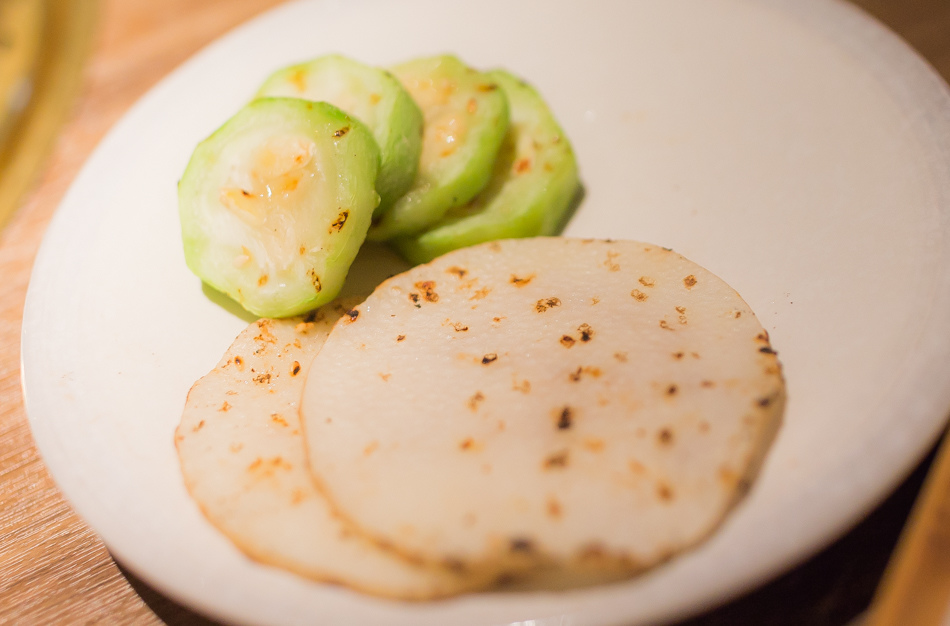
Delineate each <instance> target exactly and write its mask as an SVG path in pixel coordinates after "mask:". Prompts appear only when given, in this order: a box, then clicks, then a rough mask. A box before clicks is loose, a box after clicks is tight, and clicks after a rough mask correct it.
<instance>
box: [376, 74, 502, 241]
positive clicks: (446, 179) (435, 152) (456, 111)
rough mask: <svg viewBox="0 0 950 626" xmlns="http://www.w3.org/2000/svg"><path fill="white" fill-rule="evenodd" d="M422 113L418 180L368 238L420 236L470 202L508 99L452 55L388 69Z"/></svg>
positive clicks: (495, 146)
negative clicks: (455, 208) (422, 122)
mask: <svg viewBox="0 0 950 626" xmlns="http://www.w3.org/2000/svg"><path fill="white" fill-rule="evenodd" d="M392 72H393V74H394V75H395V76H396V78H398V79H399V80H400V81H401V82H402V84H403V86H404V87H405V88H406V89H407V90H408V91H409V93H410V94H411V95H412V97H413V99H415V101H416V103H417V104H418V105H419V107H420V108H421V109H422V113H423V115H424V117H425V126H424V129H423V136H422V156H421V157H420V161H419V171H418V173H417V174H416V179H415V181H414V182H413V184H412V187H410V188H409V191H408V192H406V195H404V196H403V197H401V198H399V199H398V200H397V201H396V203H395V204H393V206H392V207H390V208H389V210H388V211H386V212H385V213H383V214H382V216H381V217H380V218H379V219H378V220H377V222H376V223H375V224H374V226H373V228H372V229H371V230H370V234H369V237H370V238H371V239H374V240H383V239H390V238H392V237H395V236H396V235H409V234H413V233H416V232H419V231H421V230H423V229H425V228H426V227H428V226H429V225H431V224H433V223H435V222H437V221H438V220H440V219H441V218H442V216H443V215H445V212H446V211H448V210H449V209H451V208H453V207H457V206H461V205H463V204H465V203H466V202H468V201H469V200H471V199H472V198H473V197H474V196H475V195H476V194H477V193H478V192H479V191H481V190H482V189H483V188H484V187H485V185H487V184H488V181H489V179H490V178H491V173H492V167H493V165H494V163H495V157H496V156H497V155H498V150H499V148H500V147H501V143H502V139H503V138H504V136H505V132H506V131H507V129H508V101H507V99H506V98H505V94H504V93H503V92H502V91H501V89H499V88H498V85H496V84H495V83H494V81H492V80H491V78H489V77H488V76H486V75H485V74H482V73H481V72H477V71H475V70H473V69H472V68H470V67H468V66H466V65H465V64H464V63H462V62H461V61H460V60H458V59H457V58H456V57H454V56H438V57H432V58H425V59H417V60H415V61H410V62H408V63H405V64H403V65H399V66H396V67H394V68H393V69H392Z"/></svg>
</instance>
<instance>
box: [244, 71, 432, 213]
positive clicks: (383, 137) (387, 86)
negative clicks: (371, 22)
mask: <svg viewBox="0 0 950 626" xmlns="http://www.w3.org/2000/svg"><path fill="white" fill-rule="evenodd" d="M274 96H278V97H286V98H303V99H306V100H313V101H322V102H329V103H330V104H333V105H334V106H337V107H339V108H340V109H342V110H344V111H346V113H347V114H348V115H350V116H352V117H355V118H356V119H358V120H360V121H361V122H363V123H364V124H365V125H366V126H367V127H368V128H369V129H370V131H372V133H373V137H374V138H375V139H376V143H377V144H378V145H379V155H380V166H379V175H378V176H377V178H376V191H377V192H378V193H379V197H380V203H379V207H377V209H376V212H377V214H379V213H382V212H384V211H385V210H386V209H387V208H388V207H389V206H390V205H392V203H393V202H395V201H396V199H397V198H399V197H400V196H402V195H403V194H404V193H405V192H406V191H407V190H408V189H409V187H410V186H411V185H412V182H413V180H415V177H416V170H417V169H418V167H419V154H420V151H421V150H422V111H420V110H419V107H418V106H416V103H415V101H413V99H412V97H411V96H410V95H409V94H408V93H407V92H406V90H405V89H403V87H402V85H401V84H400V83H399V81H398V80H396V78H395V77H393V75H392V74H390V73H389V72H387V71H385V70H382V69H379V68H375V67H370V66H368V65H364V64H362V63H360V62H358V61H354V60H352V59H349V58H347V57H343V56H340V55H335V54H332V55H327V56H322V57H319V58H317V59H313V60H312V61H308V62H306V63H300V64H297V65H291V66H289V67H286V68H284V69H281V70H278V71H276V72H274V73H273V74H271V75H270V77H269V78H267V80H265V81H264V84H263V85H262V86H261V88H260V89H259V90H258V92H257V97H259V98H262V97H274Z"/></svg>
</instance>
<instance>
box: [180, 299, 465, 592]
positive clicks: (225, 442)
mask: <svg viewBox="0 0 950 626" xmlns="http://www.w3.org/2000/svg"><path fill="white" fill-rule="evenodd" d="M353 302H354V303H355V302H356V300H354V301H353ZM346 311H347V308H346V307H345V306H342V305H339V304H337V305H328V306H326V307H324V308H322V309H320V310H319V311H317V312H315V313H314V314H311V315H310V316H308V317H297V318H289V319H283V320H269V319H262V320H259V321H257V322H255V323H253V324H251V325H250V326H249V327H248V328H247V329H246V330H245V331H244V332H242V333H241V335H239V336H238V338H237V339H236V340H235V342H234V344H233V345H232V346H231V347H230V349H229V350H228V351H227V353H226V354H225V355H224V357H223V358H222V359H221V362H220V363H219V364H218V365H217V367H215V369H214V370H212V371H211V372H210V373H209V374H208V375H207V376H205V377H204V378H202V379H201V380H199V381H198V382H197V383H195V385H194V387H192V389H191V392H190V393H189V394H188V400H187V403H186V407H185V410H184V413H183V415H182V419H181V424H180V425H179V427H178V430H177V431H176V435H175V444H176V446H177V448H178V455H179V459H180V461H181V468H182V472H183V474H184V477H185V484H186V486H187V488H188V491H189V492H190V493H191V496H192V497H193V498H194V500H195V501H196V503H197V504H198V506H199V507H200V508H201V511H202V512H203V513H204V515H205V516H206V517H207V518H208V520H209V521H210V522H211V523H212V524H214V525H215V526H216V527H217V528H218V529H219V530H221V532H223V533H224V534H225V535H226V536H227V537H228V538H229V539H230V540H231V541H232V542H233V543H234V544H235V545H236V546H237V547H238V548H240V549H241V550H242V551H243V552H244V553H245V554H246V555H247V556H249V557H251V558H252V559H254V560H256V561H260V562H261V563H265V564H268V565H273V566H277V567H281V568H284V569H287V570H290V571H292V572H295V573H297V574H300V575H302V576H306V577H308V578H311V579H314V580H317V581H324V582H332V583H337V584H343V585H346V586H349V587H353V588H355V589H358V590H361V591H367V592H370V593H374V594H378V595H382V596H388V597H394V598H401V599H412V600H422V599H430V598H437V597H442V596H445V595H450V594H454V593H459V592H461V591H464V590H466V589H469V588H471V587H472V586H474V585H475V581H473V580H472V579H464V578H462V577H460V576H457V575H455V574H453V573H451V572H440V571H433V570H426V569H422V568H419V567H415V566H413V565H411V564H410V563H408V562H406V561H404V560H401V559H398V558H395V557H394V556H393V555H392V553H390V552H385V551H382V550H380V549H379V548H378V547H376V546H374V545H373V544H371V543H369V542H367V541H365V540H364V539H363V538H361V537H359V536H357V535H354V534H352V533H351V532H349V531H347V530H346V529H345V528H344V527H343V526H342V525H341V523H340V522H339V520H337V519H336V518H335V517H334V516H333V515H332V513H331V511H330V509H329V508H328V506H327V504H326V502H325V500H324V499H323V498H322V497H321V495H320V494H319V492H318V491H317V490H316V489H315V487H314V485H313V482H312V481H311V478H310V474H309V472H308V470H307V465H306V453H305V450H304V444H303V437H302V434H301V429H300V421H299V417H298V402H299V398H300V393H301V390H302V387H303V383H304V379H305V376H306V369H307V367H308V364H309V362H310V360H311V359H312V357H313V355H314V354H315V353H316V352H317V351H318V350H319V349H320V346H321V345H322V344H323V341H324V339H325V338H326V335H327V333H328V332H329V330H330V327H331V325H332V324H333V322H334V321H336V320H337V319H338V318H339V317H340V316H341V315H343V314H344V313H345V312H346Z"/></svg>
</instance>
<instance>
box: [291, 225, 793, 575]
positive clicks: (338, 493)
mask: <svg viewBox="0 0 950 626" xmlns="http://www.w3.org/2000/svg"><path fill="white" fill-rule="evenodd" d="M784 398H785V391H784V382H783V379H782V374H781V366H780V364H779V362H778V361H777V358H776V354H775V353H774V351H773V350H772V348H771V347H770V345H769V339H768V335H767V333H766V332H765V330H764V329H763V328H762V326H761V325H760V324H759V322H758V321H757V320H756V318H755V316H754V315H753V313H752V311H751V310H750V308H749V307H748V305H747V304H746V303H745V302H744V301H743V300H742V299H741V298H740V297H739V295H738V294H737V293H736V292H735V291H734V290H733V289H732V288H730V287H729V286H728V285H727V284H726V283H725V282H723V281H722V280H720V279H719V278H717V277H716V276H714V275H713V274H711V273H710V272H708V271H706V270H705V269H703V268H702V267H700V266H698V265H696V264H695V263H692V262H690V261H689V260H687V259H685V258H683V257H682V256H680V255H678V254H676V253H674V252H671V251H669V250H666V249H663V248H661V247H659V246H655V245H651V244H644V243H637V242H631V241H594V240H577V239H560V238H534V239H515V240H506V241H499V242H493V243H488V244H483V245H479V246H475V247H472V248H466V249H462V250H457V251H455V252H452V253H449V254H447V255H445V256H442V257H440V258H438V259H436V260H434V261H433V262H431V263H429V264H427V265H422V266H418V267H415V268H413V269H411V270H409V271H407V272H405V273H403V274H400V275H398V276H395V277H393V278H391V279H390V280H388V281H386V282H384V283H382V284H381V285H380V286H379V287H378V288H377V289H376V291H375V292H374V293H373V294H372V295H371V296H370V297H369V298H368V299H367V300H366V301H365V302H364V303H362V304H361V305H359V306H358V307H356V308H355V309H354V310H353V311H352V312H351V313H350V314H349V315H348V316H347V317H346V318H344V319H342V320H341V321H340V322H338V323H337V325H336V327H335V328H334V329H333V331H332V333H331V335H330V337H329V338H328V339H327V342H326V344H325V345H324V348H323V349H322V350H321V352H320V353H319V355H318V356H317V357H316V359H315V360H314V363H313V366H312V369H311V370H310V374H309V377H308V379H307V382H306V387H305V389H304V394H303V399H302V405H301V412H302V416H303V419H304V422H305V427H306V428H305V431H306V437H307V445H308V447H309V450H310V452H311V455H312V459H311V466H312V469H313V472H314V475H315V478H316V479H317V481H318V483H319V485H320V488H321V490H322V491H323V492H324V494H325V495H326V496H327V498H328V500H329V501H330V502H331V504H332V506H334V507H335V509H336V511H337V512H338V513H339V514H340V515H341V516H343V517H345V518H346V519H348V520H349V521H350V523H351V524H353V526H354V527H355V528H358V529H360V531H361V532H364V533H366V534H367V535H369V536H371V537H374V538H375V539H376V540H377V541H379V542H380V543H381V544H382V545H387V546H389V547H390V548H391V549H392V550H393V551H395V552H398V553H400V554H403V555H404V556H407V557H411V558H413V559H418V560H420V561H422V562H424V563H428V564H429V565H430V566H431V567H432V568H433V569H436V570H438V569H439V568H440V567H442V568H443V569H444V570H445V571H449V570H457V571H464V572H468V573H469V574H478V575H481V574H491V575H494V576H498V575H504V574H509V573H513V572H519V571H521V572H530V571H531V570H532V569H534V568H543V570H544V572H546V574H545V576H548V577H549V579H551V580H573V581H577V582H583V581H584V580H588V579H590V578H599V579H603V578H605V577H606V578H611V577H620V576H627V575H630V574H633V573H635V572H638V571H642V570H643V569H644V568H647V567H650V566H653V565H655V564H657V563H660V562H663V561H665V560H667V559H668V558H670V557H671V556H672V555H674V554H676V553H678V552H681V551H682V550H684V549H686V548H688V547H690V546H693V545H695V544H696V543H698V542H699V541H701V540H702V539H704V538H705V537H707V536H708V535H709V534H710V533H711V532H712V531H713V530H714V529H715V528H716V527H717V526H718V525H719V524H720V522H721V521H722V520H723V518H724V516H725V515H726V513H727V512H728V511H729V510H730V508H732V507H733V506H734V505H735V503H736V502H737V501H738V500H739V498H740V496H741V495H742V494H743V493H744V492H745V491H746V490H747V489H748V487H749V485H750V481H751V480H752V479H753V477H754V475H755V473H756V471H757V468H758V467H759V465H760V463H761V461H762V459H763V457H764V455H765V453H766V451H767V449H768V446H769V443H770V442H771V440H772V438H773V436H774V434H775V432H776V429H777V428H778V426H779V423H780V419H781V414H782V410H783V406H784ZM558 572H560V573H558Z"/></svg>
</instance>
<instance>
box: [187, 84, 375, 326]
mask: <svg viewBox="0 0 950 626" xmlns="http://www.w3.org/2000/svg"><path fill="white" fill-rule="evenodd" d="M341 128H348V129H349V130H348V131H347V132H346V133H343V134H337V133H338V131H339V130H340V129H341ZM378 164H379V150H378V148H377V146H376V142H375V141H374V139H373V136H372V134H371V133H370V131H369V130H368V129H367V128H366V127H365V126H364V125H363V124H362V123H360V122H359V121H357V120H355V119H353V118H351V117H349V116H347V115H346V114H345V113H343V111H341V110H340V109H338V108H336V107H335V106H333V105H330V104H327V103H319V102H310V101H306V100H301V99H293V98H262V99H258V100H254V101H253V102H251V103H249V104H248V105H246V106H245V107H244V108H243V109H241V110H240V111H239V112H238V113H237V114H236V115H235V116H234V117H232V118H231V119H230V120H228V121H227V122H226V123H225V124H224V125H223V126H221V128H219V129H218V130H217V131H215V132H214V133H213V134H212V135H211V136H210V137H208V138H207V139H205V140H204V141H202V142H201V143H200V144H198V147H197V148H196V149H195V151H194V153H193V154H192V157H191V160H190V161H189V163H188V166H187V168H186V169H185V173H184V175H183V176H182V179H181V182H180V183H179V187H178V206H179V217H180V219H181V228H182V239H183V243H184V252H185V261H186V263H187V265H188V268H189V269H190V270H191V271H192V272H193V273H194V274H196V275H197V276H198V277H199V278H201V279H202V280H203V281H204V282H205V283H207V284H208V285H210V286H211V287H214V288H215V289H217V290H218V291H221V292H223V293H226V294H227V295H228V296H230V297H231V298H233V299H234V300H236V301H237V302H238V303H240V304H241V306H243V307H244V308H245V309H247V310H248V311H250V312H252V313H254V314H256V315H260V316H265V317H287V316H291V315H297V314H299V313H303V312H305V311H308V310H310V309H313V308H315V307H318V306H320V305H322V304H324V303H325V302H328V301H330V300H332V299H333V298H334V297H335V296H336V294H337V293H338V292H339V290H340V288H341V287H342V285H343V281H344V279H345V277H346V273H347V270H348V269H349V266H350V264H351V263H352V262H353V258H354V257H355V256H356V253H357V251H358V250H359V247H360V245H361V244H362V243H363V240H364V239H365V236H366V231H367V229H368V228H369V224H370V221H371V219H372V214H373V210H374V209H375V207H376V205H377V203H378V201H379V197H378V195H377V193H376V191H375V181H376V174H377V169H378ZM264 277H266V278H264Z"/></svg>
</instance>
